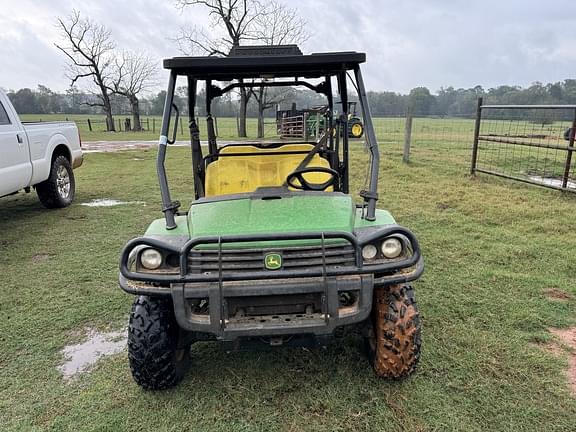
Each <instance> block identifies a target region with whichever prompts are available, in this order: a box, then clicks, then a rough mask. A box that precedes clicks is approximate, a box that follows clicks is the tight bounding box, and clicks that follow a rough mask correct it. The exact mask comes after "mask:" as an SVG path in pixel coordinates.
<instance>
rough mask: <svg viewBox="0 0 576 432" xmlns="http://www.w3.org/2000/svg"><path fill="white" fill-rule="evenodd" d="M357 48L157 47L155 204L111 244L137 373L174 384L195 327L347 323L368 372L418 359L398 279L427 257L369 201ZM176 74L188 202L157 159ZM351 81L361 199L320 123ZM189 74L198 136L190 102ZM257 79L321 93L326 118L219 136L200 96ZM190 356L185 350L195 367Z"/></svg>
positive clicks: (208, 333) (267, 343)
mask: <svg viewBox="0 0 576 432" xmlns="http://www.w3.org/2000/svg"><path fill="white" fill-rule="evenodd" d="M364 61H365V54H363V53H357V52H336V53H321V54H312V55H303V54H302V53H301V52H300V50H299V49H298V47H296V46H278V47H269V46H266V47H261V48H260V47H252V46H251V47H245V48H244V47H240V48H237V49H235V50H233V51H232V52H231V53H230V55H229V56H227V57H175V58H170V59H167V60H164V68H165V69H168V71H169V73H170V78H169V82H168V89H167V93H166V101H165V105H164V113H163V120H162V126H161V132H160V140H159V146H158V158H157V162H156V169H157V173H158V177H159V183H160V193H161V198H162V211H163V213H164V217H163V218H161V219H157V220H155V221H153V222H152V223H151V224H150V226H149V227H148V229H147V230H146V232H145V233H144V235H143V236H141V237H138V238H135V239H132V240H130V241H129V242H128V243H127V244H126V245H125V247H124V249H123V251H122V253H121V257H120V275H119V285H120V287H121V288H122V289H123V290H124V291H126V292H127V293H130V294H133V295H135V296H136V298H135V300H134V303H133V306H132V311H131V313H130V318H129V323H128V328H129V332H128V359H129V364H130V368H131V371H132V376H133V377H134V380H135V381H136V383H137V384H139V385H140V386H142V387H143V388H145V389H153V390H157V389H165V388H168V387H172V386H174V385H176V384H177V383H178V382H180V381H181V380H182V378H183V377H184V374H185V372H186V371H187V370H188V368H189V366H190V347H191V345H192V344H193V343H195V342H199V341H217V342H219V343H222V344H224V345H225V347H226V348H227V349H228V350H236V349H242V348H253V347H254V345H257V346H262V347H268V348H275V347H279V346H302V345H307V346H325V345H326V344H328V343H329V342H330V341H332V340H333V339H334V337H339V336H341V335H343V334H345V332H346V331H347V330H353V331H354V333H355V334H359V335H361V336H362V337H363V338H364V341H365V347H366V350H367V357H368V360H369V361H370V362H371V364H372V366H373V369H374V371H375V373H376V375H378V376H379V377H384V378H390V379H400V378H404V377H407V376H409V375H410V374H411V373H412V372H413V371H414V370H415V368H416V365H417V363H418V360H419V357H420V332H421V328H420V325H421V324H420V316H419V312H418V308H417V305H416V301H415V297H414V288H413V286H412V285H411V282H412V281H414V280H416V279H418V278H419V277H420V275H421V274H422V272H423V269H424V263H423V258H422V255H421V252H420V247H419V244H418V241H417V239H416V237H415V236H414V234H412V232H411V231H409V230H408V229H406V228H404V227H402V226H400V225H398V224H397V223H396V221H395V220H394V218H393V217H392V215H391V214H390V213H389V212H388V211H386V210H381V209H377V208H376V202H377V200H378V174H379V161H380V157H379V150H378V143H377V142H376V137H375V134H374V128H373V125H372V120H371V116H370V110H369V106H368V103H367V100H366V92H365V89H364V82H363V79H362V73H361V70H360V65H361V64H362V63H363V62H364ZM262 77H265V78H262ZM178 78H183V79H184V80H185V81H186V83H187V87H188V113H189V114H188V116H189V118H188V124H189V129H190V137H191V139H190V146H191V153H192V174H193V185H194V186H193V188H194V200H193V201H192V204H191V206H190V207H189V208H187V209H186V210H185V211H180V207H181V205H180V202H178V201H175V200H172V197H171V193H170V188H169V184H168V177H167V173H166V169H165V159H166V153H167V151H168V148H169V145H170V144H172V143H174V142H175V139H176V125H177V124H178V116H179V108H178V107H177V106H176V105H175V104H174V101H175V98H174V91H175V89H176V85H177V79H178ZM309 80H314V81H313V82H310V81H309ZM348 81H352V84H353V86H354V88H356V89H357V91H358V100H359V104H360V107H361V110H362V117H363V119H364V125H365V127H366V147H367V151H368V154H369V157H370V160H369V165H368V168H369V169H368V177H367V181H366V185H365V188H364V189H362V190H360V191H357V192H358V195H359V197H360V199H361V202H359V203H356V202H355V200H354V198H353V195H351V191H350V187H349V177H350V174H351V173H350V172H349V161H348V159H349V149H348V145H349V142H348V141H349V137H348V136H347V134H344V135H343V136H342V137H340V136H339V135H340V134H338V133H333V131H334V130H335V129H336V128H337V127H339V126H337V124H338V125H340V126H342V127H343V128H344V130H347V129H346V128H347V127H348V123H349V121H348V119H349V117H348V116H347V115H341V116H340V118H339V119H338V122H336V121H335V119H333V118H332V116H331V113H333V88H335V89H337V90H336V91H337V92H338V94H339V97H340V98H341V99H342V103H343V106H344V107H348V105H347V97H348V93H347V92H348V90H347V87H348ZM200 82H202V83H204V86H205V87H204V88H205V89H206V93H205V95H206V110H207V117H206V125H207V132H208V145H207V146H206V147H205V146H203V145H201V143H200V138H199V128H198V124H197V122H196V119H195V117H194V112H195V104H196V98H197V93H198V91H197V89H198V83H200ZM334 84H335V86H334ZM260 86H304V87H306V88H309V89H311V90H313V91H315V92H317V93H319V94H321V95H324V96H325V97H326V99H327V103H328V106H329V110H327V113H328V114H327V115H328V117H327V124H326V128H325V130H324V133H322V134H321V136H319V137H317V139H315V140H309V141H304V142H303V141H297V142H285V141H284V142H282V141H280V142H266V143H256V144H253V143H246V142H238V143H234V144H225V145H218V144H217V142H216V136H215V132H214V123H213V118H212V115H211V106H212V102H213V100H214V99H215V98H218V97H220V96H222V95H224V94H226V93H228V92H230V91H233V90H235V89H238V88H250V87H260ZM333 86H334V87H333ZM173 114H174V115H173ZM170 130H172V132H171V131H170ZM361 174H362V175H363V174H364V170H363V172H362V173H361ZM352 175H354V176H359V175H360V173H352ZM354 195H356V192H355V193H354ZM208 367H209V365H208ZM202 368H203V366H202V364H201V362H200V361H198V362H196V367H195V369H196V371H198V372H200V371H201V370H202Z"/></svg>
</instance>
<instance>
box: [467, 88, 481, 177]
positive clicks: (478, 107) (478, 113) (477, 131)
mask: <svg viewBox="0 0 576 432" xmlns="http://www.w3.org/2000/svg"><path fill="white" fill-rule="evenodd" d="M481 121H482V98H481V97H479V98H478V101H477V102H476V123H475V124H474V142H473V143H472V165H471V166H470V174H474V173H475V172H476V161H477V160H478V140H479V137H480V122H481Z"/></svg>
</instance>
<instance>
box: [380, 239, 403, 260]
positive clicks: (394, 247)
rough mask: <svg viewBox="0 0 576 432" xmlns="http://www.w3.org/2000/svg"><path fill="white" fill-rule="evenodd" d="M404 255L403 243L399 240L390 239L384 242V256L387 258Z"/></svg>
mask: <svg viewBox="0 0 576 432" xmlns="http://www.w3.org/2000/svg"><path fill="white" fill-rule="evenodd" d="M401 253H402V242H401V241H400V240H398V239H397V238H389V239H387V240H384V241H383V242H382V255H384V256H385V257H386V258H398V257H399V256H400V254H401Z"/></svg>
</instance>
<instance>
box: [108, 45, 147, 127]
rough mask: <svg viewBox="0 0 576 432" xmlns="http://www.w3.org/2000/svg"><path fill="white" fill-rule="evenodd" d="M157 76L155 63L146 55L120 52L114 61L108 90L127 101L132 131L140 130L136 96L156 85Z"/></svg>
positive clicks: (138, 105) (138, 104)
mask: <svg viewBox="0 0 576 432" xmlns="http://www.w3.org/2000/svg"><path fill="white" fill-rule="evenodd" d="M157 74H158V68H157V65H156V62H155V61H154V60H152V59H151V58H150V57H149V56H148V55H146V54H143V53H136V52H133V51H122V53H121V54H120V55H119V56H118V57H117V58H116V60H115V64H114V72H113V77H112V80H111V81H112V84H111V86H109V87H108V88H109V90H110V91H111V92H113V93H115V94H119V95H122V96H124V97H126V99H128V102H129V103H130V111H131V112H132V130H133V131H141V130H142V125H141V124H140V103H139V99H138V96H139V95H140V94H141V93H143V92H145V91H147V90H150V89H151V88H152V87H153V86H154V85H155V84H156V76H157Z"/></svg>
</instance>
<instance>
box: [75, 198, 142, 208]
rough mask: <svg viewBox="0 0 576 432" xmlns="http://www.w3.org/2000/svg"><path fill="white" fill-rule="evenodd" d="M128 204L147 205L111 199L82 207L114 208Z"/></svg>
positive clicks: (95, 200) (85, 204)
mask: <svg viewBox="0 0 576 432" xmlns="http://www.w3.org/2000/svg"><path fill="white" fill-rule="evenodd" d="M128 204H146V203H145V202H144V201H120V200H116V199H111V198H99V199H94V200H92V201H88V202H83V203H81V204H80V205H82V206H85V207H114V206H119V205H128Z"/></svg>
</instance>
